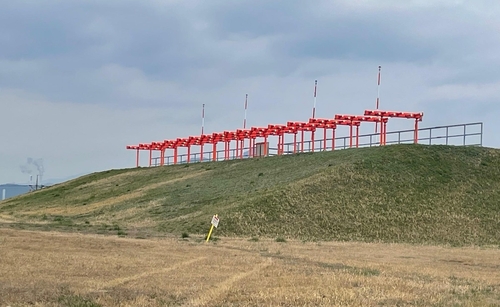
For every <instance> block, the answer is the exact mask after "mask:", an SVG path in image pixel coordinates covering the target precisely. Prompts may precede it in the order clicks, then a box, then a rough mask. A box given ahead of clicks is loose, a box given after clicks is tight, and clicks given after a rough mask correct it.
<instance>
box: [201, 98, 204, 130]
mask: <svg viewBox="0 0 500 307" xmlns="http://www.w3.org/2000/svg"><path fill="white" fill-rule="evenodd" d="M204 130H205V104H203V108H202V110H201V135H203V132H204Z"/></svg>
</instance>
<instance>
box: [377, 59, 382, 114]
mask: <svg viewBox="0 0 500 307" xmlns="http://www.w3.org/2000/svg"><path fill="white" fill-rule="evenodd" d="M381 69H382V66H379V67H378V78H377V110H378V107H379V103H380V70H381Z"/></svg>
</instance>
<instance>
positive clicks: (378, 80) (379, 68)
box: [375, 65, 382, 133]
mask: <svg viewBox="0 0 500 307" xmlns="http://www.w3.org/2000/svg"><path fill="white" fill-rule="evenodd" d="M381 69H382V66H380V65H379V66H378V76H377V110H378V107H379V104H380V70H381ZM380 125H382V122H381V123H380ZM377 127H378V123H375V133H377Z"/></svg>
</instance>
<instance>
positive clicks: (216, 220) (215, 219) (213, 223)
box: [212, 215, 219, 228]
mask: <svg viewBox="0 0 500 307" xmlns="http://www.w3.org/2000/svg"><path fill="white" fill-rule="evenodd" d="M212 225H214V227H215V228H217V226H219V217H218V216H217V215H214V217H212Z"/></svg>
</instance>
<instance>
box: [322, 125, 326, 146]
mask: <svg viewBox="0 0 500 307" xmlns="http://www.w3.org/2000/svg"><path fill="white" fill-rule="evenodd" d="M323 151H326V128H323Z"/></svg>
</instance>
